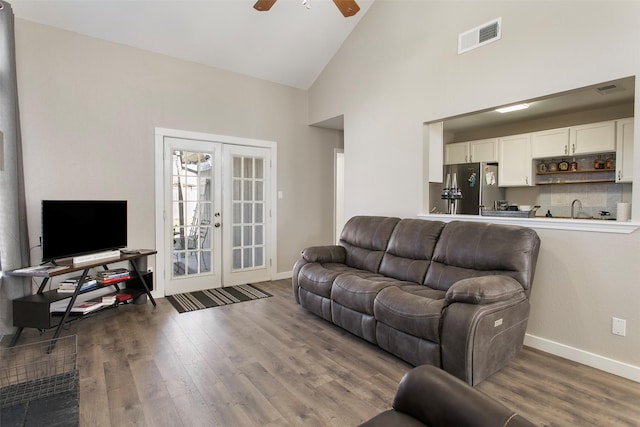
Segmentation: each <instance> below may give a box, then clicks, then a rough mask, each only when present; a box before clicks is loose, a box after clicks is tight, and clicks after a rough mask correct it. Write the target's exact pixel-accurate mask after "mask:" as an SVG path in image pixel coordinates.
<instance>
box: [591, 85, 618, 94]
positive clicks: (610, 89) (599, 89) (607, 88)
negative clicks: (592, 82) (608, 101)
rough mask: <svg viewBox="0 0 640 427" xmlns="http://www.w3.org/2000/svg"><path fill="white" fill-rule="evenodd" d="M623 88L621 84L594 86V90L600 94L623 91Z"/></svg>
mask: <svg viewBox="0 0 640 427" xmlns="http://www.w3.org/2000/svg"><path fill="white" fill-rule="evenodd" d="M624 90H625V89H624V88H623V87H622V86H616V85H614V84H610V85H605V86H600V87H597V88H596V92H598V93H599V94H600V95H609V94H612V93H616V92H624Z"/></svg>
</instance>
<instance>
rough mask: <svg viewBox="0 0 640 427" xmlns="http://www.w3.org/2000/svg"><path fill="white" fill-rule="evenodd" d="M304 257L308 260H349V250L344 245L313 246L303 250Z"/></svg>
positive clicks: (342, 262)
mask: <svg viewBox="0 0 640 427" xmlns="http://www.w3.org/2000/svg"><path fill="white" fill-rule="evenodd" d="M302 258H304V259H305V260H306V261H308V262H320V263H328V262H332V263H341V264H344V263H345V262H346V260H347V251H346V250H345V248H344V247H343V246H337V245H330V246H311V247H309V248H306V249H304V250H303V251H302Z"/></svg>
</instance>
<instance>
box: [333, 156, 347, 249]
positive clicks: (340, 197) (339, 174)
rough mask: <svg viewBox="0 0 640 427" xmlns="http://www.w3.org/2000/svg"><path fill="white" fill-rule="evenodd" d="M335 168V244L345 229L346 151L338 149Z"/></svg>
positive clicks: (334, 158)
mask: <svg viewBox="0 0 640 427" xmlns="http://www.w3.org/2000/svg"><path fill="white" fill-rule="evenodd" d="M333 168H334V186H333V190H334V191H333V194H334V202H333V206H334V209H333V232H334V242H335V243H336V244H337V243H338V241H339V240H340V233H342V229H343V228H344V223H345V219H344V150H343V149H342V148H336V149H335V151H334V157H333Z"/></svg>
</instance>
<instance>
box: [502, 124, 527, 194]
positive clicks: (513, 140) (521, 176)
mask: <svg viewBox="0 0 640 427" xmlns="http://www.w3.org/2000/svg"><path fill="white" fill-rule="evenodd" d="M498 163H499V164H500V166H499V167H498V185H499V186H500V187H527V186H532V185H533V179H532V176H531V134H530V133H527V134H523V135H511V136H505V137H503V138H498Z"/></svg>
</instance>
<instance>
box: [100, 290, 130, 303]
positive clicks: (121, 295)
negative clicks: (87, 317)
mask: <svg viewBox="0 0 640 427" xmlns="http://www.w3.org/2000/svg"><path fill="white" fill-rule="evenodd" d="M105 298H109V301H110V300H111V299H113V300H114V302H115V303H118V304H127V303H129V302H132V301H133V296H132V295H131V294H128V293H126V292H114V293H112V294H108V295H105V296H103V297H102V299H103V300H105Z"/></svg>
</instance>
